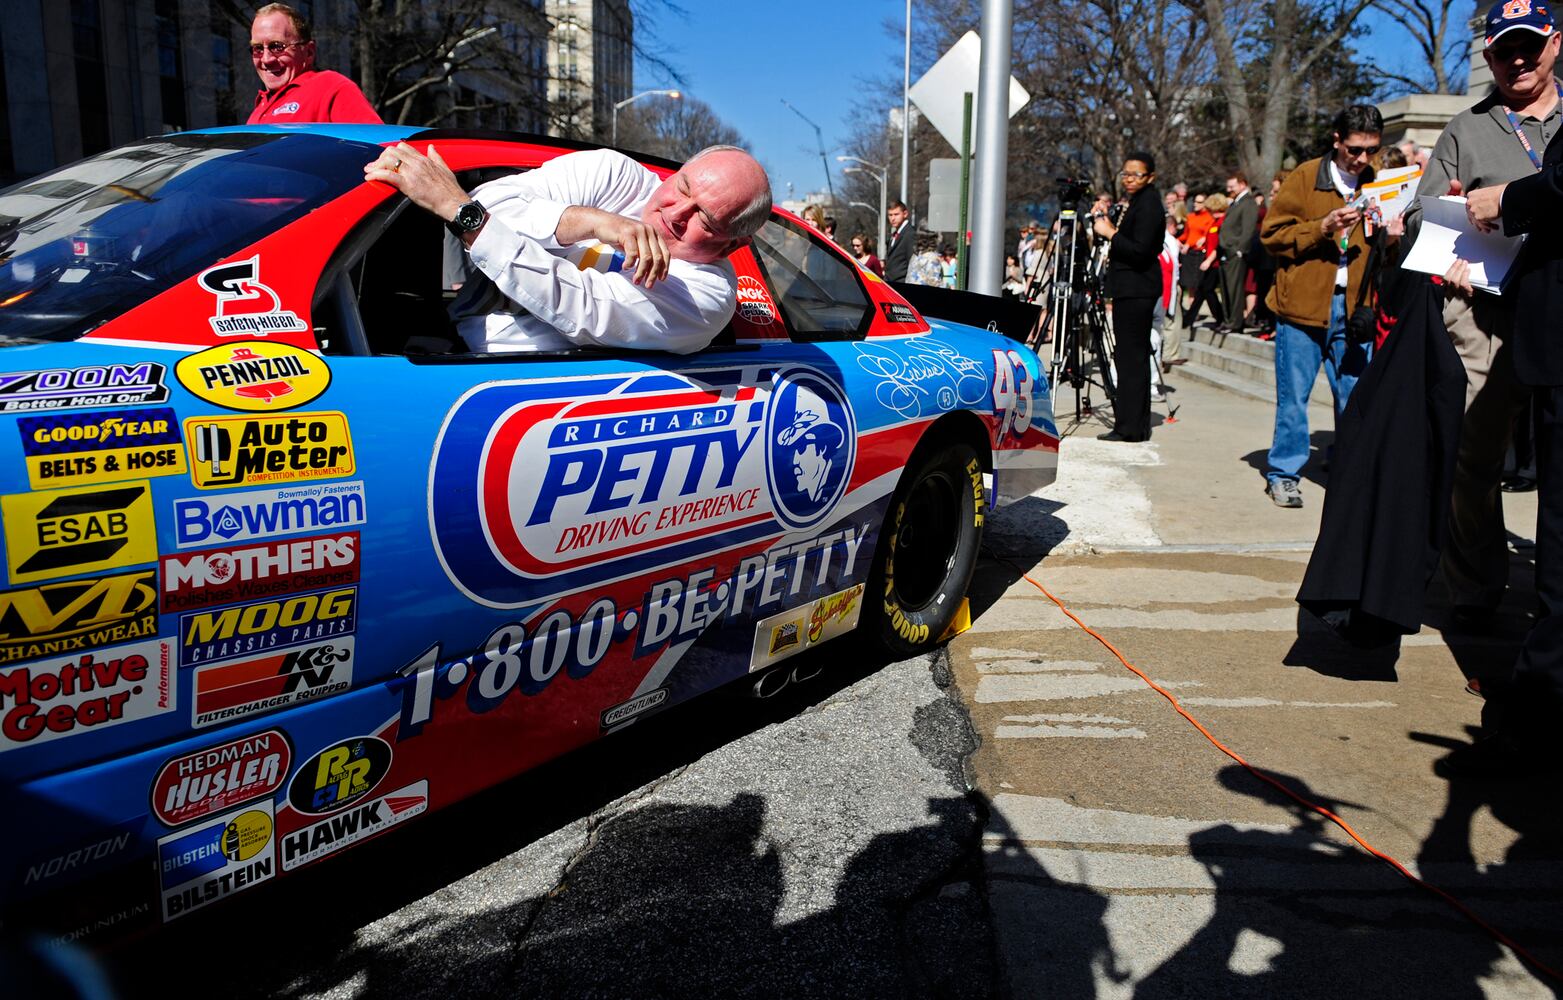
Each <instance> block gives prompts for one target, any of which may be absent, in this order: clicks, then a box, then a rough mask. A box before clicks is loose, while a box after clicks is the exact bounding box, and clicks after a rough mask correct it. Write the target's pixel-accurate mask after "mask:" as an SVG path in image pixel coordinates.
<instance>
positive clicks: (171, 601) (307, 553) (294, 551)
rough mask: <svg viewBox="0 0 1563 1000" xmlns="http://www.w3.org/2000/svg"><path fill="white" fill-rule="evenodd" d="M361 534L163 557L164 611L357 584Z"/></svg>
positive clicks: (346, 533) (345, 533) (347, 533)
mask: <svg viewBox="0 0 1563 1000" xmlns="http://www.w3.org/2000/svg"><path fill="white" fill-rule="evenodd" d="M358 552H359V547H358V532H356V531H345V532H342V533H341V534H337V535H317V536H315V537H313V538H300V539H298V540H296V541H280V542H262V543H259V544H256V545H246V546H236V547H234V548H228V549H204V550H202V551H200V552H188V553H185V554H183V555H171V556H164V557H163V611H164V612H165V613H166V612H169V611H184V610H187V609H189V608H205V607H212V606H214V605H219V604H233V603H235V602H236V601H248V600H254V599H255V598H257V597H272V596H275V595H278V594H295V593H298V592H299V591H301V590H319V589H322V588H325V587H334V586H339V585H341V584H348V583H357V582H358Z"/></svg>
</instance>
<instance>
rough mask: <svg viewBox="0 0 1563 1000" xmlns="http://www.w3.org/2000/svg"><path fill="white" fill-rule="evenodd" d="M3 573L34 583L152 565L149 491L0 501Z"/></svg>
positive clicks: (131, 487) (134, 486) (134, 487)
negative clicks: (123, 567) (3, 546)
mask: <svg viewBox="0 0 1563 1000" xmlns="http://www.w3.org/2000/svg"><path fill="white" fill-rule="evenodd" d="M0 513H3V514H4V517H3V518H0V520H3V521H4V523H5V556H6V569H7V571H8V572H9V574H10V577H11V582H12V583H36V582H37V581H39V580H52V579H54V578H55V577H60V576H75V575H76V574H78V573H96V572H101V571H103V570H106V569H118V568H120V567H122V566H134V565H136V564H137V563H149V562H153V561H154V560H156V559H157V526H156V522H155V520H154V518H153V515H152V489H151V487H150V486H149V485H148V484H147V483H145V482H140V483H125V484H122V485H119V486H90V487H86V488H81V489H73V490H49V491H45V492H38V493H16V494H13V495H11V496H8V497H0Z"/></svg>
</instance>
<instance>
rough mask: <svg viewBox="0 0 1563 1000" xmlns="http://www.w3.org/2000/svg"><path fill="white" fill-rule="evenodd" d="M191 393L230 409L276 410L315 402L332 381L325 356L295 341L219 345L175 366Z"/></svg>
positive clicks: (259, 341) (177, 374) (176, 371)
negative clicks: (290, 342) (309, 350)
mask: <svg viewBox="0 0 1563 1000" xmlns="http://www.w3.org/2000/svg"><path fill="white" fill-rule="evenodd" d="M174 374H175V375H176V376H177V377H178V379H179V384H180V385H182V386H184V387H185V388H186V389H188V390H189V391H190V392H191V394H193V395H195V396H197V397H199V398H200V399H203V400H205V401H206V402H208V403H211V404H213V405H215V406H221V407H223V408H224V409H229V410H248V411H251V412H276V411H278V410H290V409H293V408H294V407H297V406H303V405H305V404H306V403H309V402H311V401H313V400H314V399H315V398H317V397H318V396H319V395H320V394H321V393H323V392H325V391H326V389H327V388H329V387H330V385H331V369H330V368H329V367H328V366H327V365H326V361H325V359H324V358H321V357H319V356H317V355H314V354H311V353H310V352H308V351H306V350H303V349H301V348H298V347H294V346H293V345H292V344H276V343H270V342H267V341H264V340H249V341H244V342H242V343H237V344H220V345H218V346H217V347H212V348H208V349H207V350H204V351H201V352H199V353H196V354H192V355H190V356H189V357H187V358H184V359H183V360H181V361H180V362H179V363H178V364H177V365H175V366H174Z"/></svg>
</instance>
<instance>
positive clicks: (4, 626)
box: [0, 569, 157, 663]
mask: <svg viewBox="0 0 1563 1000" xmlns="http://www.w3.org/2000/svg"><path fill="white" fill-rule="evenodd" d="M156 634H157V572H156V571H155V570H150V569H148V570H141V571H138V572H134V573H120V574H118V575H115V576H101V577H96V578H92V579H86V580H66V581H64V582H62V583H45V584H41V585H39V586H36V587H24V588H21V589H18V590H7V591H5V592H4V593H0V663H13V662H16V661H20V660H35V659H37V658H39V657H41V656H57V655H60V654H62V653H66V654H69V653H76V652H79V651H81V650H86V649H93V648H96V647H98V646H107V645H109V644H110V643H115V642H124V641H126V640H128V639H141V638H145V637H148V636H153V635H156Z"/></svg>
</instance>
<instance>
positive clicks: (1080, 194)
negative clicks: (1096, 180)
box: [1056, 177, 1091, 209]
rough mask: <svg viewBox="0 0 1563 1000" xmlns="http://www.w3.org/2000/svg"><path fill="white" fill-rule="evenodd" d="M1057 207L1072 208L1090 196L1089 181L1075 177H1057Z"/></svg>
mask: <svg viewBox="0 0 1563 1000" xmlns="http://www.w3.org/2000/svg"><path fill="white" fill-rule="evenodd" d="M1056 180H1057V181H1058V207H1059V208H1066V209H1067V208H1073V207H1074V206H1076V205H1078V204H1080V203H1081V202H1082V201H1085V200H1087V199H1089V198H1090V197H1091V182H1090V181H1088V180H1080V179H1078V178H1075V177H1059V178H1056Z"/></svg>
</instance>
